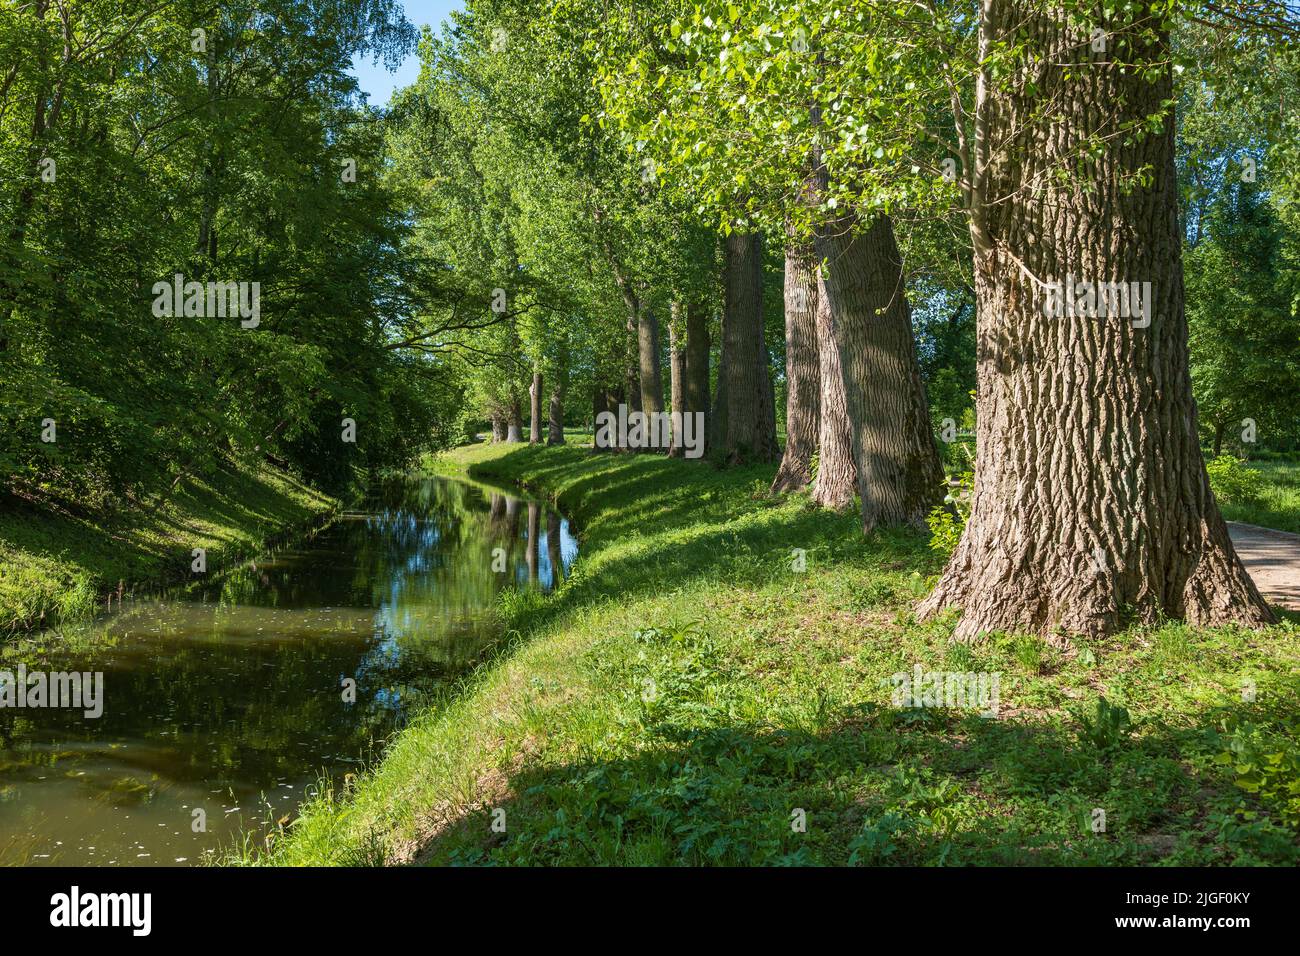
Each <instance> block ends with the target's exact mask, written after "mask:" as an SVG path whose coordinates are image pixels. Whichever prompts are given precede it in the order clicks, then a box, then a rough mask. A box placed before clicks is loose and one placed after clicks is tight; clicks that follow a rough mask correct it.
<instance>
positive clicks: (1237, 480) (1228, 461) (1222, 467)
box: [1205, 455, 1264, 504]
mask: <svg viewBox="0 0 1300 956" xmlns="http://www.w3.org/2000/svg"><path fill="white" fill-rule="evenodd" d="M1205 468H1206V470H1207V471H1208V472H1209V473H1210V488H1211V489H1213V491H1214V497H1216V498H1217V499H1219V501H1220V502H1232V503H1234V504H1240V503H1244V502H1250V501H1255V500H1256V499H1258V498H1259V496H1260V492H1261V491H1262V490H1263V487H1264V477H1263V475H1261V474H1260V473H1259V472H1257V471H1255V469H1253V468H1251V467H1250V466H1248V465H1247V464H1246V463H1245V462H1244V461H1242V460H1241V459H1239V458H1234V457H1233V456H1232V455H1220V456H1219V457H1218V458H1215V459H1214V460H1213V461H1210V462H1208V463H1207V464H1206V466H1205Z"/></svg>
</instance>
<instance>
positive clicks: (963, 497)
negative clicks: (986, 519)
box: [925, 471, 975, 556]
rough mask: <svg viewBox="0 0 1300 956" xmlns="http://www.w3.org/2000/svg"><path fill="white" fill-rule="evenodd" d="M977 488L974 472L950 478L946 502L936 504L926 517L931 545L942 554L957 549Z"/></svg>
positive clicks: (949, 553)
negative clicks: (972, 496)
mask: <svg viewBox="0 0 1300 956" xmlns="http://www.w3.org/2000/svg"><path fill="white" fill-rule="evenodd" d="M974 490H975V476H974V474H973V473H972V472H969V471H967V472H963V473H962V474H960V475H958V476H957V477H956V478H953V479H950V481H949V484H948V488H947V493H946V494H945V495H944V499H943V501H944V503H943V504H941V505H936V506H935V507H934V509H933V510H932V511H931V512H930V514H929V515H928V516H927V517H926V519H925V524H926V527H928V528H929V529H930V547H931V548H933V549H934V550H935V551H937V552H939V553H940V554H942V555H945V556H947V555H951V554H952V553H953V552H954V551H955V550H957V544H958V542H960V541H961V535H962V531H963V530H965V528H966V521H967V519H969V518H970V509H971V495H972V494H973V493H974Z"/></svg>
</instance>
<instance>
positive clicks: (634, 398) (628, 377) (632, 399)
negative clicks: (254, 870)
mask: <svg viewBox="0 0 1300 956" xmlns="http://www.w3.org/2000/svg"><path fill="white" fill-rule="evenodd" d="M631 301H632V304H630V305H629V306H628V315H627V344H626V354H625V361H626V365H627V371H626V373H625V374H624V376H623V383H624V391H625V393H626V395H627V410H628V413H629V414H631V413H632V412H639V411H641V359H640V349H641V346H640V331H639V324H640V323H638V321H637V314H638V312H639V311H640V308H639V306H638V305H637V303H636V300H635V299H633V300H631Z"/></svg>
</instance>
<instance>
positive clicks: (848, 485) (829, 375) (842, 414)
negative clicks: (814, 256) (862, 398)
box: [812, 270, 858, 512]
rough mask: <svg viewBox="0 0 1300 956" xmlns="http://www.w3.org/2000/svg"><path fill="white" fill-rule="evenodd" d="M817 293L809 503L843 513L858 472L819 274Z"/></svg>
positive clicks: (849, 505) (836, 350) (832, 329)
mask: <svg viewBox="0 0 1300 956" xmlns="http://www.w3.org/2000/svg"><path fill="white" fill-rule="evenodd" d="M817 289H818V292H817V357H818V364H819V366H820V372H821V374H820V382H821V421H820V429H819V432H818V436H817V480H816V482H814V484H813V491H812V500H813V501H814V502H815V503H816V504H818V505H820V506H821V507H823V508H829V509H830V510H831V511H839V512H844V511H848V510H849V509H850V508H852V507H853V498H854V496H855V495H856V494H857V487H858V469H857V466H855V465H854V464H853V434H852V430H851V428H850V427H849V406H848V398H847V396H845V394H844V373H843V372H841V371H840V348H839V346H838V345H836V343H835V322H834V317H833V316H832V314H831V304H830V299H829V298H828V297H827V295H826V291H825V279H824V278H822V276H821V275H820V270H819V274H818V277H817Z"/></svg>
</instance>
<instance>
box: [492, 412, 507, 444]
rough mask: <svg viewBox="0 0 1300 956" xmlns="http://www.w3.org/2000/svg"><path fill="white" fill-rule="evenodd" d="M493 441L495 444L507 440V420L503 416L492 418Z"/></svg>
mask: <svg viewBox="0 0 1300 956" xmlns="http://www.w3.org/2000/svg"><path fill="white" fill-rule="evenodd" d="M492 440H493V441H494V442H503V441H505V440H506V420H505V418H504V417H502V416H501V415H493V416H492Z"/></svg>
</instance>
